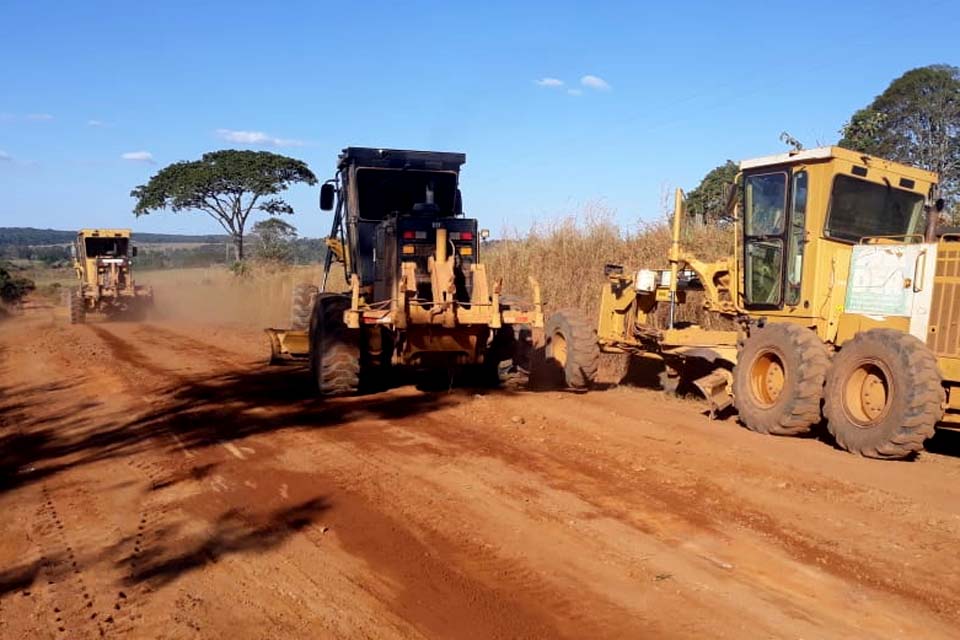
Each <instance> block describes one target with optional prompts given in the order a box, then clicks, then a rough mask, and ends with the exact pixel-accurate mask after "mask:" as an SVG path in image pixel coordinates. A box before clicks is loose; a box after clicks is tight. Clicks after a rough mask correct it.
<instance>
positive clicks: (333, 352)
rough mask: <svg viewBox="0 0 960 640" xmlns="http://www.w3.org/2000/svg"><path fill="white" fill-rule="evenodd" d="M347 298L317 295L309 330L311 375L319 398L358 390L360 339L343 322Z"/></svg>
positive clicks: (348, 300) (347, 306)
mask: <svg viewBox="0 0 960 640" xmlns="http://www.w3.org/2000/svg"><path fill="white" fill-rule="evenodd" d="M349 308H350V299H349V298H346V297H343V296H337V295H330V296H320V297H318V298H317V299H316V301H315V303H314V306H313V317H312V321H311V327H310V372H311V375H312V376H313V379H314V380H315V381H316V384H317V390H318V391H319V392H320V395H324V396H340V395H349V394H353V393H356V392H357V390H358V389H359V387H360V339H359V338H360V336H359V335H358V334H359V332H357V331H355V330H351V329H348V328H347V326H346V324H344V322H343V312H344V311H347V310H348V309H349Z"/></svg>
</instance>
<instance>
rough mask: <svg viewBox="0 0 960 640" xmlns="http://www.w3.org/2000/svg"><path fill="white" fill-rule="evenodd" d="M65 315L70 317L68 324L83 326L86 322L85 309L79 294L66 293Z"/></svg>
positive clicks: (74, 292) (75, 292) (73, 292)
mask: <svg viewBox="0 0 960 640" xmlns="http://www.w3.org/2000/svg"><path fill="white" fill-rule="evenodd" d="M67 313H68V314H69V315H70V324H83V323H84V322H85V321H86V319H87V309H86V307H85V306H84V300H83V297H82V296H81V294H80V293H79V292H77V291H70V292H68V293H67Z"/></svg>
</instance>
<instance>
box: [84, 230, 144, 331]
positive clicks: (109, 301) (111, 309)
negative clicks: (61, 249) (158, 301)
mask: <svg viewBox="0 0 960 640" xmlns="http://www.w3.org/2000/svg"><path fill="white" fill-rule="evenodd" d="M70 251H71V254H72V255H73V268H74V271H75V272H76V274H77V281H78V282H77V287H76V289H74V290H72V291H68V292H67V293H66V304H67V311H68V313H69V317H70V322H71V323H72V324H82V323H83V322H84V321H85V320H86V316H87V313H102V314H104V315H107V316H109V317H128V318H139V317H141V316H142V315H143V314H144V313H145V312H146V311H147V309H149V308H150V307H152V306H153V289H152V288H151V287H148V286H143V285H138V284H135V283H134V280H133V265H132V259H133V258H134V257H136V255H137V247H136V246H134V245H133V243H132V241H131V233H130V230H129V229H81V230H80V231H78V232H77V238H76V240H75V241H74V243H73V245H72V246H71V248H70Z"/></svg>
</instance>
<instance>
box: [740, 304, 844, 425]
mask: <svg viewBox="0 0 960 640" xmlns="http://www.w3.org/2000/svg"><path fill="white" fill-rule="evenodd" d="M829 365H830V357H829V355H828V353H827V348H826V346H824V344H823V343H822V342H821V341H820V339H819V338H818V337H817V335H816V334H815V333H814V332H813V331H811V330H810V329H807V328H805V327H801V326H799V325H795V324H786V323H769V324H767V325H766V326H764V327H763V328H760V329H754V330H753V331H752V332H751V334H750V337H748V338H747V339H746V340H745V341H744V343H743V347H742V348H741V349H740V353H739V354H738V356H737V365H736V366H735V367H734V368H733V398H734V406H736V408H737V412H738V413H739V414H740V422H742V423H743V425H744V426H745V427H747V428H748V429H750V430H751V431H756V432H758V433H766V434H771V435H778V436H793V435H798V434H802V433H806V432H808V431H809V430H810V427H811V426H813V425H815V424H817V423H818V422H820V401H821V399H822V398H823V385H824V381H825V380H826V374H827V368H828V367H829Z"/></svg>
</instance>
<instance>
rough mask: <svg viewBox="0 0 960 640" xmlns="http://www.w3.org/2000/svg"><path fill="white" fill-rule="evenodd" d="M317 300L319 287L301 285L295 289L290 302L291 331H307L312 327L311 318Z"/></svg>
mask: <svg viewBox="0 0 960 640" xmlns="http://www.w3.org/2000/svg"><path fill="white" fill-rule="evenodd" d="M316 299H317V287H315V286H314V285H312V284H306V283H300V284H298V285H296V286H295V287H294V288H293V298H292V300H291V301H290V328H291V329H294V330H295V331H306V330H307V329H308V328H309V327H310V316H311V314H312V313H313V303H314V301H315V300H316Z"/></svg>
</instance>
